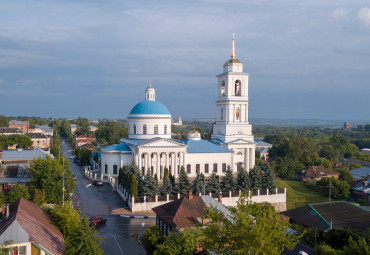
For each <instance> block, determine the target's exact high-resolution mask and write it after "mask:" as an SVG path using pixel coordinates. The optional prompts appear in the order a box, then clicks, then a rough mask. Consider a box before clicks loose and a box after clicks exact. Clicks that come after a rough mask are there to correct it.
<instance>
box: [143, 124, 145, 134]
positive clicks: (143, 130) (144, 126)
mask: <svg viewBox="0 0 370 255" xmlns="http://www.w3.org/2000/svg"><path fill="white" fill-rule="evenodd" d="M143 134H144V135H146V125H143Z"/></svg>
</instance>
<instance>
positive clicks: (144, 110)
mask: <svg viewBox="0 0 370 255" xmlns="http://www.w3.org/2000/svg"><path fill="white" fill-rule="evenodd" d="M140 114H150V115H171V113H170V111H169V110H168V109H167V108H166V106H164V105H163V104H161V103H159V102H157V101H141V102H140V103H137V104H136V105H135V106H134V107H133V108H132V110H131V111H130V113H129V118H130V117H132V116H130V115H140Z"/></svg>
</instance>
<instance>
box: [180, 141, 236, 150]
mask: <svg viewBox="0 0 370 255" xmlns="http://www.w3.org/2000/svg"><path fill="white" fill-rule="evenodd" d="M182 143H183V144H186V145H187V146H188V147H187V148H186V151H187V153H232V151H231V150H229V149H227V148H224V147H221V146H219V145H217V144H215V143H212V142H210V141H206V140H203V139H200V140H191V139H184V140H182Z"/></svg>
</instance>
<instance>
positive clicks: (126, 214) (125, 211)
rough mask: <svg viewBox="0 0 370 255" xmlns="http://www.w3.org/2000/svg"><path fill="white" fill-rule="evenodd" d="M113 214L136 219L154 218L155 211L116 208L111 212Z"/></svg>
mask: <svg viewBox="0 0 370 255" xmlns="http://www.w3.org/2000/svg"><path fill="white" fill-rule="evenodd" d="M111 213H112V214H114V215H119V216H121V217H126V218H136V219H155V213H154V212H153V211H149V212H135V213H133V212H131V211H130V210H129V209H128V208H117V209H114V210H112V212H111Z"/></svg>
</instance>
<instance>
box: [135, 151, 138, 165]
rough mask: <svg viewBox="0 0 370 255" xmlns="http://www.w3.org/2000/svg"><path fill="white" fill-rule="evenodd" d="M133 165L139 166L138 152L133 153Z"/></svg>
mask: <svg viewBox="0 0 370 255" xmlns="http://www.w3.org/2000/svg"><path fill="white" fill-rule="evenodd" d="M135 165H137V166H139V154H136V155H135Z"/></svg>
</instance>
